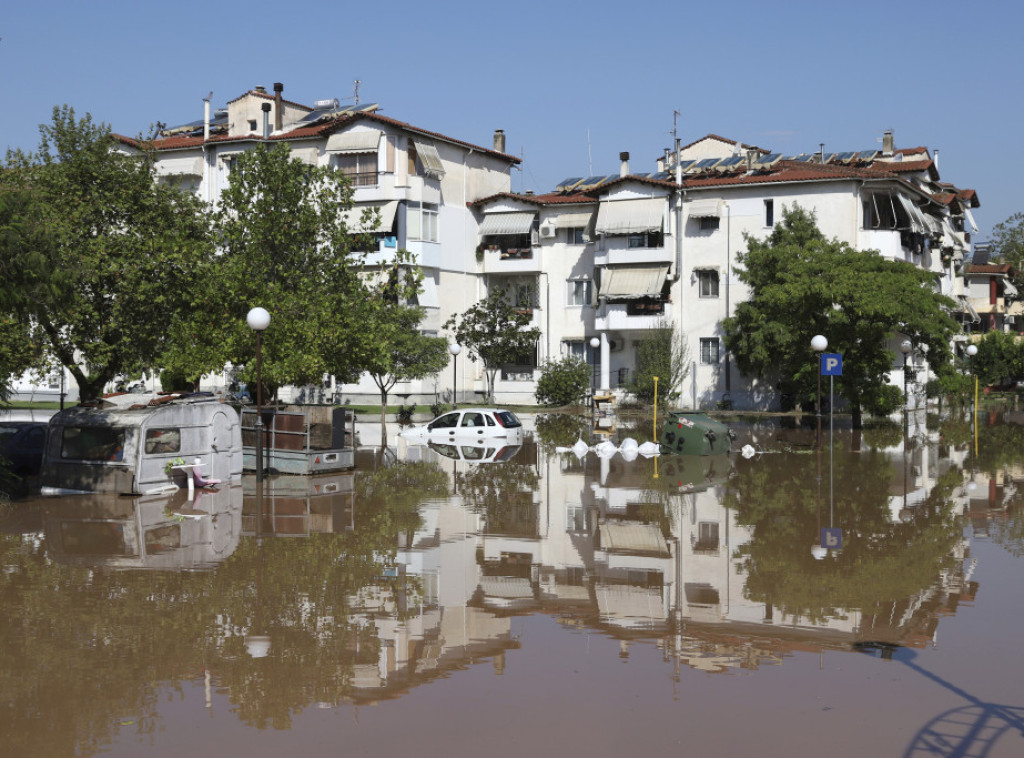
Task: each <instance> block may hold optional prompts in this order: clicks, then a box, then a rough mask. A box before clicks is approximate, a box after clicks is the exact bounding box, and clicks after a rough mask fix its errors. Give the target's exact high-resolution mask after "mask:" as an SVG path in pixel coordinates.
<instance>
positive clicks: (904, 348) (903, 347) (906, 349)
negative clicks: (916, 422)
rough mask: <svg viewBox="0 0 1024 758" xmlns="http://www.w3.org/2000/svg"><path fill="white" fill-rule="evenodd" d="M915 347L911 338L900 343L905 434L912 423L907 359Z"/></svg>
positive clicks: (904, 434)
mask: <svg viewBox="0 0 1024 758" xmlns="http://www.w3.org/2000/svg"><path fill="white" fill-rule="evenodd" d="M913 349H914V344H913V343H912V342H911V341H910V340H903V342H901V343H900V352H901V353H903V436H904V437H905V436H906V434H907V427H908V425H909V424H910V395H909V394H908V389H907V388H908V381H907V380H908V378H909V374H908V371H907V360H908V359H909V358H910V353H911V351H912V350H913Z"/></svg>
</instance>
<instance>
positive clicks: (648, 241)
mask: <svg viewBox="0 0 1024 758" xmlns="http://www.w3.org/2000/svg"><path fill="white" fill-rule="evenodd" d="M628 239H629V247H661V246H662V244H663V242H662V240H663V235H662V233H661V232H643V233H641V234H630V235H629V238H628Z"/></svg>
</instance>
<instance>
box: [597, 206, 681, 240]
mask: <svg viewBox="0 0 1024 758" xmlns="http://www.w3.org/2000/svg"><path fill="white" fill-rule="evenodd" d="M665 208H666V202H665V198H663V197H653V198H651V197H649V198H643V199H641V200H614V201H609V202H605V203H601V205H600V206H599V207H598V209H597V226H596V227H595V229H596V232H597V233H598V234H608V235H611V234H643V233H644V232H657V231H660V230H661V227H662V222H663V220H664V217H665Z"/></svg>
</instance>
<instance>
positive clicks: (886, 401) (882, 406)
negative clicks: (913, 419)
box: [864, 384, 903, 416]
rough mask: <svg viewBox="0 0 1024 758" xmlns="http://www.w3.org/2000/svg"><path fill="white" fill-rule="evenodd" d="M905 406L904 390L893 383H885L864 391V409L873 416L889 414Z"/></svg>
mask: <svg viewBox="0 0 1024 758" xmlns="http://www.w3.org/2000/svg"><path fill="white" fill-rule="evenodd" d="M902 407H903V392H902V391H901V390H900V388H899V387H896V386H894V385H892V384H883V385H882V386H881V387H876V388H872V389H871V390H869V391H868V392H865V393H864V409H865V410H866V411H867V412H868V413H870V414H871V415H872V416H889V415H891V414H893V413H895V412H896V411H898V410H900V409H901V408H902Z"/></svg>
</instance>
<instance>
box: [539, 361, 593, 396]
mask: <svg viewBox="0 0 1024 758" xmlns="http://www.w3.org/2000/svg"><path fill="white" fill-rule="evenodd" d="M590 375H591V369H590V366H588V365H587V364H586V362H585V361H583V360H582V359H580V358H576V357H574V356H567V357H565V358H562V359H560V360H556V361H545V362H544V363H543V364H542V365H541V367H540V379H538V380H537V391H536V392H535V393H534V395H535V396H536V398H537V402H538V403H540V404H541V405H547V406H555V405H569V404H571V403H578V402H579V401H580V398H582V397H583V396H584V395H586V393H587V390H588V389H589V387H590V381H591V379H590Z"/></svg>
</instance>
